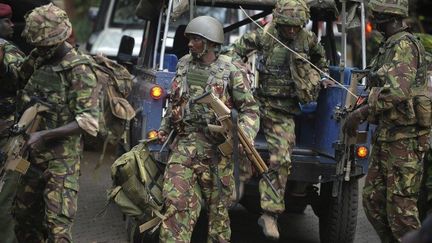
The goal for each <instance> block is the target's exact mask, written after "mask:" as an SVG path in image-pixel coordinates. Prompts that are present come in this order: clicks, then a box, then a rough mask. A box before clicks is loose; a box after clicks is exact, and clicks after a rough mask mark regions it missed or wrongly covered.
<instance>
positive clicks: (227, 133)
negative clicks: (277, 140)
mask: <svg viewBox="0 0 432 243" xmlns="http://www.w3.org/2000/svg"><path fill="white" fill-rule="evenodd" d="M193 102H194V103H198V104H207V105H209V106H210V108H211V109H212V110H213V111H214V112H215V113H216V117H217V119H218V121H219V122H220V124H221V125H214V124H208V128H209V130H210V131H212V132H216V133H220V134H222V135H223V136H224V137H225V142H224V143H222V144H220V145H219V146H218V149H219V151H220V152H221V153H222V154H223V155H224V156H229V155H231V154H232V152H233V149H235V148H234V138H233V136H234V135H235V133H234V132H235V130H237V136H238V139H239V142H240V144H241V145H242V146H243V149H244V151H245V152H246V156H247V157H248V159H249V160H250V161H251V162H252V163H253V165H254V166H255V168H256V169H257V170H258V172H259V174H260V175H261V176H262V177H263V178H264V180H265V181H266V182H267V184H268V185H269V186H270V188H271V189H272V191H273V192H274V193H275V194H276V195H277V196H279V193H278V192H277V190H276V189H275V188H274V186H273V184H272V183H271V181H270V178H269V177H268V173H269V169H268V167H267V165H266V164H265V162H264V160H263V159H262V158H261V156H260V155H259V153H258V151H257V150H256V149H255V147H254V146H253V144H252V142H251V141H250V140H249V138H248V137H247V136H246V134H245V132H244V131H243V129H242V128H241V127H240V126H237V129H235V124H233V122H232V120H231V110H230V109H229V108H228V107H227V106H226V105H225V104H224V103H223V102H222V101H221V100H220V99H219V98H218V97H216V96H215V95H214V94H213V93H211V92H206V93H204V94H203V95H201V96H199V97H197V98H195V99H194V101H193Z"/></svg>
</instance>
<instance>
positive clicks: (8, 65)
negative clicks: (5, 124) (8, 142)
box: [0, 39, 24, 121]
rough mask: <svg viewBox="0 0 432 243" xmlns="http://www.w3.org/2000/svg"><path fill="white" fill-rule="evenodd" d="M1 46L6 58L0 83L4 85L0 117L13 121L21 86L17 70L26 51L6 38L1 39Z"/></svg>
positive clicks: (1, 93)
mask: <svg viewBox="0 0 432 243" xmlns="http://www.w3.org/2000/svg"><path fill="white" fill-rule="evenodd" d="M0 46H2V49H3V51H4V59H3V63H2V68H1V70H2V72H1V74H0V75H1V76H0V84H1V86H2V89H1V91H0V107H1V111H0V119H1V120H6V121H13V113H14V112H15V104H16V93H17V91H18V89H19V88H20V85H19V79H18V78H19V77H18V73H16V72H15V70H17V69H18V67H19V66H20V63H21V62H22V61H23V59H24V53H22V52H21V51H20V50H19V49H18V47H16V46H15V45H13V44H12V43H10V42H8V41H6V40H4V39H0ZM21 88H22V87H21Z"/></svg>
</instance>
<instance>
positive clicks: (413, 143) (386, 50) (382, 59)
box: [344, 0, 431, 242]
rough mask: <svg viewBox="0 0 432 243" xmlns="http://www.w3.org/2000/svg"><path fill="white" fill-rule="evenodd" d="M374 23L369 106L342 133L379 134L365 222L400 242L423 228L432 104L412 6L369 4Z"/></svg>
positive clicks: (385, 0) (400, 1)
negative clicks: (366, 128)
mask: <svg viewBox="0 0 432 243" xmlns="http://www.w3.org/2000/svg"><path fill="white" fill-rule="evenodd" d="M369 9H370V10H371V11H372V23H373V24H374V25H375V26H376V27H375V28H376V29H377V30H378V31H380V32H382V34H383V35H384V38H385V40H384V42H383V44H382V45H381V47H380V49H379V52H378V55H377V56H376V57H375V58H374V59H373V61H372V63H371V69H370V70H371V72H370V74H369V76H368V87H371V91H370V93H369V97H368V101H367V105H364V106H361V107H360V108H358V109H357V110H355V111H354V112H352V113H351V114H350V115H349V116H348V117H347V119H346V122H345V126H344V130H345V131H346V132H347V133H348V135H351V136H353V135H355V133H356V129H357V127H358V124H359V123H360V122H361V121H364V120H366V119H368V120H369V121H370V122H371V123H376V124H377V128H376V130H375V134H374V137H373V140H372V145H373V149H372V154H371V156H370V160H369V161H370V164H369V170H368V174H367V177H366V182H365V186H364V189H363V205H364V208H365V212H366V216H367V217H368V219H369V221H370V222H371V224H372V225H373V227H374V228H375V230H376V231H377V233H378V235H379V237H380V238H381V241H382V242H400V241H401V238H402V236H403V235H404V234H406V233H407V232H409V231H411V230H416V229H418V228H419V226H420V221H419V218H418V209H417V199H418V196H419V188H420V181H421V177H422V170H423V165H422V159H423V156H424V153H425V151H426V150H427V148H428V136H429V132H430V118H431V104H430V99H429V98H427V99H422V97H425V96H428V94H427V93H425V91H426V92H427V82H426V72H427V70H426V68H427V66H426V65H425V50H424V47H423V45H422V44H421V43H420V41H419V40H418V39H417V38H415V37H414V35H413V34H411V33H410V32H409V31H408V28H407V26H406V25H405V23H404V22H403V20H402V18H404V17H407V16H408V0H397V1H395V0H371V1H370V2H369Z"/></svg>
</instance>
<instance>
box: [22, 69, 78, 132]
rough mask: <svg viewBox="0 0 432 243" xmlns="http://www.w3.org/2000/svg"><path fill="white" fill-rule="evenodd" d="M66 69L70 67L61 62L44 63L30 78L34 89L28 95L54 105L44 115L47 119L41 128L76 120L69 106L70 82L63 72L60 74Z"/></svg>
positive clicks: (53, 126) (54, 126)
mask: <svg viewBox="0 0 432 243" xmlns="http://www.w3.org/2000/svg"><path fill="white" fill-rule="evenodd" d="M71 65H72V62H71ZM72 67H73V66H72ZM66 69H68V67H63V66H61V65H60V64H59V65H56V66H53V65H44V66H42V67H40V68H38V69H36V70H35V71H34V73H33V75H32V76H31V78H30V80H29V83H31V84H32V86H31V87H33V90H28V91H27V92H28V95H29V96H36V97H39V98H41V99H42V100H44V101H46V102H47V103H49V104H51V105H52V108H51V109H50V110H48V111H46V112H44V114H43V117H44V118H45V119H44V120H43V123H42V124H41V127H40V129H53V128H56V127H59V126H62V125H66V124H68V123H70V122H71V121H73V120H74V117H73V114H72V113H71V112H69V107H68V104H69V102H68V90H69V89H70V87H69V83H68V81H67V80H66V78H65V77H64V76H63V75H62V74H59V72H61V71H63V70H66ZM29 92H30V93H29Z"/></svg>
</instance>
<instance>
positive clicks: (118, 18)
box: [110, 0, 145, 28]
mask: <svg viewBox="0 0 432 243" xmlns="http://www.w3.org/2000/svg"><path fill="white" fill-rule="evenodd" d="M138 2H139V0H117V1H116V2H115V4H114V11H113V13H112V16H111V21H110V25H111V26H113V27H120V28H142V26H143V25H144V22H145V21H144V20H142V19H139V18H137V17H136V16H135V8H136V6H137V5H138Z"/></svg>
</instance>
